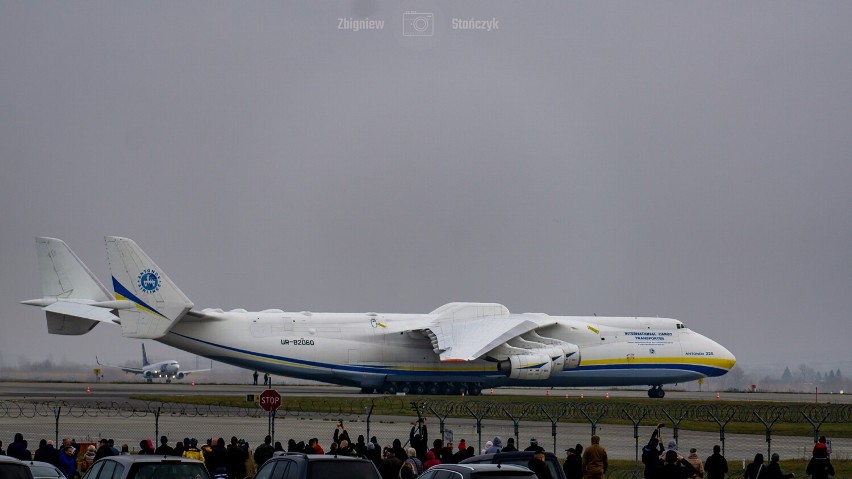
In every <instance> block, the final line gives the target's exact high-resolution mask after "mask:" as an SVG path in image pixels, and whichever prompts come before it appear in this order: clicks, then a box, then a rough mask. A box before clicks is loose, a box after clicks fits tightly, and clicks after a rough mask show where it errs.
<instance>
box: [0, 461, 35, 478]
mask: <svg viewBox="0 0 852 479" xmlns="http://www.w3.org/2000/svg"><path fill="white" fill-rule="evenodd" d="M0 477H2V478H3V479H32V477H33V476H32V473H30V468H29V467H27V466H25V465H23V464H0Z"/></svg>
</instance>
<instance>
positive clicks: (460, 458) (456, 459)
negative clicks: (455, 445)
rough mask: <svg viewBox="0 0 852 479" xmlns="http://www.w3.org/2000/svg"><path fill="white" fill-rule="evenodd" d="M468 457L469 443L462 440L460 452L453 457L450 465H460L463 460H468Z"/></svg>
mask: <svg viewBox="0 0 852 479" xmlns="http://www.w3.org/2000/svg"><path fill="white" fill-rule="evenodd" d="M468 457H470V456H468V455H467V441H465V440H464V439H462V440H461V441H459V450H458V452H457V453H455V454H453V457H452V458H451V459H450V461H449V462H450V464H458V463H460V462H462V461H463V460H465V459H467V458H468Z"/></svg>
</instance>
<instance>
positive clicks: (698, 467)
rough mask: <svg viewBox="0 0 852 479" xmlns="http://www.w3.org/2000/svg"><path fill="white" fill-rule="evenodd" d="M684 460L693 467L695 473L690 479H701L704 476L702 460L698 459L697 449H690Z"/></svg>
mask: <svg viewBox="0 0 852 479" xmlns="http://www.w3.org/2000/svg"><path fill="white" fill-rule="evenodd" d="M686 460H687V461H689V463H690V464H691V465H692V467H694V468H695V474H693V475H692V479H702V478H703V477H704V461H702V460H701V459H698V449H696V448H694V447H693V448H692V449H690V450H689V456H687V457H686Z"/></svg>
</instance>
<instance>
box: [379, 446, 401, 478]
mask: <svg viewBox="0 0 852 479" xmlns="http://www.w3.org/2000/svg"><path fill="white" fill-rule="evenodd" d="M401 468H402V461H401V460H400V459H399V458H398V457H396V453H394V451H393V449H391V448H389V447H386V448H385V451H384V458H382V462H381V463H380V464H379V474H381V476H382V479H399V473H400V469H401Z"/></svg>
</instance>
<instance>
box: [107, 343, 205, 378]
mask: <svg viewBox="0 0 852 479" xmlns="http://www.w3.org/2000/svg"><path fill="white" fill-rule="evenodd" d="M95 362H97V363H98V364H99V365H101V366H106V367H108V368H116V369H121V370H122V371H124V372H126V373H133V374H141V375H142V376H143V377H144V378H145V379H147V380H148V382H149V383H150V382H152V381H153V380H154V379H165V380H166V382H167V383H170V382H172V379H183V378H184V377H186V376H188V375H189V374H192V373H200V372H204V371H210V368H207V369H195V370H192V371H181V370H180V364H179V363H178V362H177V361H175V360H174V359H170V360H168V361H160V362H158V363H150V362H148V355H147V354H145V345H144V344H143V345H142V367H141V368H128V367H124V366H113V365H110V364H104V363H102V362H100V361H99V360H98V357H97V356H95Z"/></svg>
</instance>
